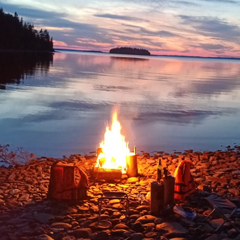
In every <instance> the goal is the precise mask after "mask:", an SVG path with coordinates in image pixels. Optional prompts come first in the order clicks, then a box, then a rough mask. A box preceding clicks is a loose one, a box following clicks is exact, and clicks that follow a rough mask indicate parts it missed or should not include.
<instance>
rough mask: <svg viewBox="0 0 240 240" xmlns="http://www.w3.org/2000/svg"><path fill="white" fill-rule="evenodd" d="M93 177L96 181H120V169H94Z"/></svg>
mask: <svg viewBox="0 0 240 240" xmlns="http://www.w3.org/2000/svg"><path fill="white" fill-rule="evenodd" d="M93 176H94V177H95V178H96V179H105V180H119V179H122V169H121V168H116V169H110V168H99V167H94V169H93Z"/></svg>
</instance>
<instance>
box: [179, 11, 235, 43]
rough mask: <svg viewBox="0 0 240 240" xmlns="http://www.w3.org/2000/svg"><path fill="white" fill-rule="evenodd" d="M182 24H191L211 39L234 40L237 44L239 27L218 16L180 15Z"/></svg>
mask: <svg viewBox="0 0 240 240" xmlns="http://www.w3.org/2000/svg"><path fill="white" fill-rule="evenodd" d="M180 18H181V19H182V20H183V24H188V25H191V26H192V27H194V28H195V30H196V31H197V32H198V33H200V34H202V35H205V36H209V37H211V38H213V39H217V40H224V41H227V42H235V43H237V44H239V40H240V27H239V26H237V25H234V24H230V23H228V22H226V21H224V20H222V19H219V18H211V17H193V16H186V15H180Z"/></svg>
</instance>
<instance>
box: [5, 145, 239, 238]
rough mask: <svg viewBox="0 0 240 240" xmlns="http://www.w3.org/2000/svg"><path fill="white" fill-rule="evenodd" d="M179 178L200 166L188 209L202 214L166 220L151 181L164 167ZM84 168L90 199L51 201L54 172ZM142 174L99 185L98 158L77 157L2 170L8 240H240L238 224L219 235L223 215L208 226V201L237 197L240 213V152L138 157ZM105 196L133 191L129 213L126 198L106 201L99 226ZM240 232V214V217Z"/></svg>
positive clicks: (167, 213)
mask: <svg viewBox="0 0 240 240" xmlns="http://www.w3.org/2000/svg"><path fill="white" fill-rule="evenodd" d="M159 159H161V161H162V165H163V167H167V169H168V171H169V172H170V173H171V174H173V173H174V170H175V169H176V167H177V165H178V163H179V162H180V161H181V160H184V159H189V160H191V161H192V163H193V168H192V169H191V174H192V176H193V178H194V182H195V183H196V188H197V190H196V191H195V192H194V193H193V194H191V195H190V196H189V197H188V198H187V199H186V200H185V201H184V202H179V204H180V205H181V206H184V207H188V208H189V209H191V211H193V212H195V213H196V217H195V218H194V219H188V218H185V217H183V216H181V215H179V214H177V213H175V212H174V211H173V209H172V208H170V207H166V208H165V209H164V210H163V211H162V212H161V214H160V215H159V216H154V215H152V214H151V212H150V203H149V198H148V194H149V192H150V189H151V182H152V181H156V176H157V163H158V160H159ZM63 160H64V161H65V162H69V163H70V162H78V163H80V164H81V169H82V170H83V171H85V172H86V173H87V175H88V177H89V188H88V190H87V195H88V197H87V199H86V200H81V201H80V200H79V201H60V200H52V199H48V198H47V193H48V186H49V181H50V170H51V166H52V164H53V163H55V162H56V161H63ZM137 162H138V173H139V174H138V176H137V177H131V178H128V177H127V176H125V175H123V177H122V179H121V180H118V181H112V182H106V181H105V180H96V179H94V177H93V174H92V170H93V166H94V165H95V163H96V156H95V154H93V155H85V156H81V155H72V156H70V157H68V158H67V157H64V158H63V159H54V158H47V157H42V158H38V159H36V160H33V161H31V162H30V163H28V164H27V165H20V166H10V167H8V168H7V167H3V166H2V167H0V239H1V240H8V239H9V240H15V239H16V240H25V239H26V240H27V239H30V240H31V239H32V240H34V239H36V240H52V239H56V240H76V239H78V240H79V239H85V240H90V239H91V240H114V239H128V240H154V239H165V240H167V239H172V240H173V239H174V240H186V239H189V240H191V239H194V240H197V239H201V240H220V239H221V240H222V239H225V240H227V239H234V240H239V239H240V233H238V232H237V231H236V229H235V228H233V227H232V225H230V224H226V225H224V227H222V228H221V230H220V231H219V232H217V233H214V228H213V227H217V226H218V225H219V224H221V222H222V221H223V219H222V218H219V216H216V217H215V218H214V219H209V220H208V221H204V219H205V216H206V215H208V214H209V212H210V211H211V208H210V207H209V206H208V204H207V203H206V201H205V199H204V198H205V197H207V196H209V195H212V194H218V195H221V196H226V197H228V198H229V199H231V200H232V201H233V202H234V203H235V204H236V206H237V207H238V208H239V209H240V169H239V164H240V147H239V146H235V147H234V148H230V147H228V148H227V149H226V150H225V151H222V150H219V151H214V152H211V151H205V152H194V151H193V150H187V151H185V152H182V153H172V154H168V153H165V152H155V153H154V154H149V153H145V152H141V153H140V154H138V156H137ZM103 191H121V192H126V193H127V195H128V198H129V215H128V216H126V211H125V206H124V203H123V202H121V200H120V199H111V200H108V201H106V202H104V204H103V206H102V209H101V220H99V209H98V198H99V197H100V196H101V194H102V192H103ZM235 220H236V225H237V226H238V228H239V227H240V211H237V213H236V217H235Z"/></svg>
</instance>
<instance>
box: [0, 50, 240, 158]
mask: <svg viewBox="0 0 240 240" xmlns="http://www.w3.org/2000/svg"><path fill="white" fill-rule="evenodd" d="M0 55H1V57H2V58H3V59H2V60H0V63H1V65H0V72H1V73H0V129H1V130H0V144H10V146H11V148H12V149H13V150H14V149H15V148H17V147H23V148H24V149H25V150H27V151H29V152H33V153H35V154H36V155H37V156H39V157H40V156H47V157H51V156H52V157H62V156H63V155H66V156H69V155H70V154H77V153H80V154H87V153H89V152H91V151H95V150H96V148H97V147H98V145H99V143H100V142H101V141H102V140H103V135H104V132H105V128H106V125H107V124H108V123H110V122H111V115H112V111H113V108H114V107H115V106H118V108H119V112H118V119H119V121H120V122H121V125H122V133H123V134H124V135H125V137H126V140H127V141H129V146H130V148H131V149H133V147H134V146H136V147H137V151H138V152H139V153H140V151H142V150H143V151H146V152H153V151H165V152H169V153H172V152H174V151H184V150H187V149H193V150H194V151H204V150H217V149H225V147H226V146H227V145H230V146H234V145H235V144H236V145H240V122H239V119H240V101H239V100H240V61H239V60H223V59H221V60H220V59H197V58H180V57H179V58H177V57H153V56H152V57H148V58H130V56H129V58H127V56H124V57H122V56H117V55H109V54H101V53H73V52H58V53H55V54H54V55H53V57H52V58H51V57H49V58H48V59H47V60H46V59H45V60H43V59H42V58H39V57H35V59H34V60H32V59H31V58H30V57H28V56H27V58H26V59H24V57H23V56H21V57H19V56H17V57H16V56H13V54H12V56H11V57H9V56H6V54H2V53H1V54H0ZM3 55H4V56H3ZM25 57H26V56H25ZM6 59H7V60H6ZM30 59H31V60H30Z"/></svg>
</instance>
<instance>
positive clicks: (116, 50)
mask: <svg viewBox="0 0 240 240" xmlns="http://www.w3.org/2000/svg"><path fill="white" fill-rule="evenodd" d="M109 53H118V54H132V55H151V54H150V52H149V51H148V50H145V49H140V48H131V47H120V48H112V49H111V50H110V51H109Z"/></svg>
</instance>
